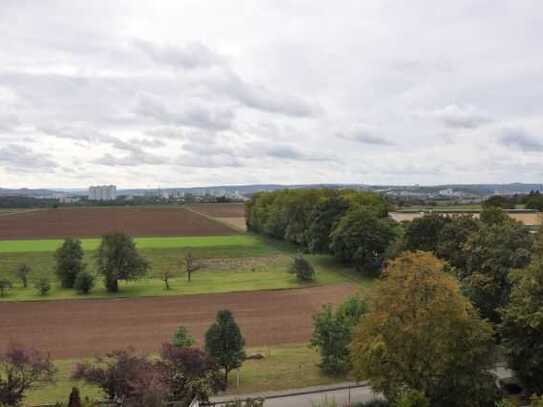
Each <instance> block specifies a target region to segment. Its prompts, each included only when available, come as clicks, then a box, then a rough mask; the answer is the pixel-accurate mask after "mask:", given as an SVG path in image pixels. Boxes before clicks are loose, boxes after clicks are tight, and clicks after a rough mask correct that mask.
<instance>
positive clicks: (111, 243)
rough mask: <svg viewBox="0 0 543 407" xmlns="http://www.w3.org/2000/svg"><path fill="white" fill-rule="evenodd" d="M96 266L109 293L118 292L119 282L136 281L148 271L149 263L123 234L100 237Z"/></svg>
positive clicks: (129, 238)
mask: <svg viewBox="0 0 543 407" xmlns="http://www.w3.org/2000/svg"><path fill="white" fill-rule="evenodd" d="M96 264H97V266H98V272H99V273H100V274H102V275H103V276H104V282H105V286H106V289H107V290H108V291H109V292H117V291H119V280H134V279H137V278H139V277H142V276H143V275H145V273H146V272H147V271H148V269H149V263H148V262H147V260H146V259H145V258H144V257H142V256H141V255H140V253H139V252H138V250H137V248H136V244H135V243H134V240H133V239H132V238H131V237H130V236H128V235H126V234H124V233H111V234H108V235H105V236H103V237H102V242H101V243H100V246H99V247H98V251H97V253H96Z"/></svg>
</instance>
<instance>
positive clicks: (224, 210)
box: [189, 202, 245, 218]
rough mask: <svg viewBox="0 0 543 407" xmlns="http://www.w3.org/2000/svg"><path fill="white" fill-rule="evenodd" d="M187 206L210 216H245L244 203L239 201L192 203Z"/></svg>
mask: <svg viewBox="0 0 543 407" xmlns="http://www.w3.org/2000/svg"><path fill="white" fill-rule="evenodd" d="M189 208H190V209H192V210H194V211H196V212H200V213H202V214H204V215H206V216H211V217H212V218H245V204H243V203H241V202H234V203H210V204H206V203H203V204H192V205H189Z"/></svg>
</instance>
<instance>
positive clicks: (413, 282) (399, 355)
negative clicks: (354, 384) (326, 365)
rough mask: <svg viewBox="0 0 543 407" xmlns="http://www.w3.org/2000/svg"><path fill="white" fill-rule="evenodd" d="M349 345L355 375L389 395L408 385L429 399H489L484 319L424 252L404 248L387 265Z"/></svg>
mask: <svg viewBox="0 0 543 407" xmlns="http://www.w3.org/2000/svg"><path fill="white" fill-rule="evenodd" d="M351 352H352V359H353V373H354V376H355V377H356V379H358V380H369V382H370V385H371V386H372V388H373V389H374V390H376V391H382V392H384V394H385V395H386V397H387V398H388V399H389V400H392V401H396V400H398V399H399V398H400V397H401V395H402V393H403V392H404V391H405V389H411V390H413V391H417V392H420V393H421V394H422V395H423V396H424V397H425V398H427V399H428V400H429V401H430V404H431V405H432V406H440V407H487V406H488V407H491V406H492V407H494V401H495V399H496V385H495V378H494V376H493V375H492V374H491V373H489V372H490V369H491V367H492V366H493V355H494V343H493V330H492V326H491V325H490V324H489V323H488V322H485V321H483V320H481V319H480V318H479V316H478V314H477V311H476V310H475V309H474V308H473V306H472V305H471V303H470V302H469V301H468V300H467V299H466V298H465V297H464V296H463V295H462V294H461V292H460V289H459V286H458V283H457V281H456V280H455V279H454V278H453V277H452V276H450V275H448V274H446V273H443V263H442V262H441V261H440V260H438V259H437V258H435V257H434V256H433V255H432V254H430V253H426V252H409V253H405V254H403V255H402V256H400V257H399V258H397V259H396V260H394V261H392V262H391V263H390V264H389V265H388V267H387V269H386V271H385V273H384V275H383V279H382V280H381V281H380V282H379V283H378V284H377V286H376V287H375V289H374V290H373V292H372V294H371V296H370V299H369V312H368V313H367V314H366V316H365V317H363V318H362V319H361V322H360V324H359V325H358V327H357V329H356V330H355V332H354V334H353V343H352V350H351Z"/></svg>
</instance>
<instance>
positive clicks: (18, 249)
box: [0, 235, 264, 253]
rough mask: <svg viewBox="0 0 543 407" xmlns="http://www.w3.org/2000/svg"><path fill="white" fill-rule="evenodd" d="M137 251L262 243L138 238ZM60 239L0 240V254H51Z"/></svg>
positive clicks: (240, 238) (88, 246)
mask: <svg viewBox="0 0 543 407" xmlns="http://www.w3.org/2000/svg"><path fill="white" fill-rule="evenodd" d="M134 240H135V241H136V244H137V247H138V248H139V249H173V248H187V247H191V248H204V247H232V246H235V247H241V248H254V247H257V246H260V247H262V245H264V241H263V240H262V239H260V238H258V237H256V236H253V235H231V236H195V237H138V238H135V239H134ZM62 242H63V241H62V240H61V239H47V240H0V253H33V252H52V251H55V250H56V249H57V248H59V247H60V246H61V245H62ZM81 243H82V245H83V249H84V250H89V251H92V250H96V249H97V248H98V246H99V245H100V239H81Z"/></svg>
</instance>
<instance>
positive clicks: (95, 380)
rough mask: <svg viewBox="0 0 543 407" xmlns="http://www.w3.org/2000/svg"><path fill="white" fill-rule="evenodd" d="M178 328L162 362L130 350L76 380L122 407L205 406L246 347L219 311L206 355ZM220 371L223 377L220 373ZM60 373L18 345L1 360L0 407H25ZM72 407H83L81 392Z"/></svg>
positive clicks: (81, 366)
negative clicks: (30, 394) (35, 390)
mask: <svg viewBox="0 0 543 407" xmlns="http://www.w3.org/2000/svg"><path fill="white" fill-rule="evenodd" d="M194 343H195V341H194V338H193V337H191V336H190V334H189V333H188V332H187V330H186V329H185V328H183V327H180V328H179V329H178V330H177V331H176V333H175V335H174V337H173V340H172V342H171V343H165V344H163V345H162V347H161V349H160V352H159V357H158V358H156V357H153V358H149V357H147V356H145V355H139V354H137V353H136V352H135V351H134V349H132V348H128V349H125V350H118V351H114V352H110V353H107V354H106V355H105V356H99V357H95V358H94V360H92V361H85V362H81V363H78V364H76V366H75V368H74V370H73V373H72V378H73V379H76V380H84V381H86V382H87V383H90V384H93V385H96V386H98V387H99V388H100V389H102V391H103V392H104V394H105V395H106V396H107V397H108V399H109V400H112V401H117V402H120V403H122V405H123V406H131V407H140V406H141V407H153V406H163V405H164V403H167V402H173V401H175V402H177V403H178V404H179V405H189V404H190V402H191V401H192V400H193V399H194V398H195V397H197V398H198V399H199V400H202V401H207V400H208V398H209V397H210V396H211V395H212V394H214V393H215V392H216V391H218V390H220V389H225V388H226V385H227V383H228V373H229V372H230V371H231V370H232V369H236V368H238V367H240V366H241V364H242V363H243V360H244V359H245V350H244V346H245V341H244V339H243V336H242V334H241V331H240V329H239V326H238V325H237V323H236V321H235V320H234V317H233V315H232V313H231V312H230V311H228V310H223V311H219V312H218V313H217V318H216V321H215V322H214V323H213V324H212V325H211V326H210V327H209V329H208V330H207V332H206V335H205V348H204V350H202V349H199V348H196V347H194ZM221 370H222V372H221ZM55 373H56V369H55V367H54V365H53V363H52V362H51V360H50V359H49V357H48V356H45V355H43V354H42V353H40V352H38V351H36V350H34V349H28V348H25V347H22V346H18V345H10V346H9V348H8V350H7V351H6V352H5V353H4V354H1V355H0V405H2V406H6V407H17V406H20V405H22V403H23V401H24V397H25V393H26V392H27V391H28V390H29V389H31V388H32V387H33V386H34V385H35V384H37V383H38V382H45V381H49V382H52V381H53V380H54V375H55ZM69 400H70V401H69V404H68V405H69V406H70V407H76V406H80V405H81V403H80V395H79V391H78V390H77V389H74V390H73V391H72V393H71V394H70V398H69ZM176 405H177V404H176Z"/></svg>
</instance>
